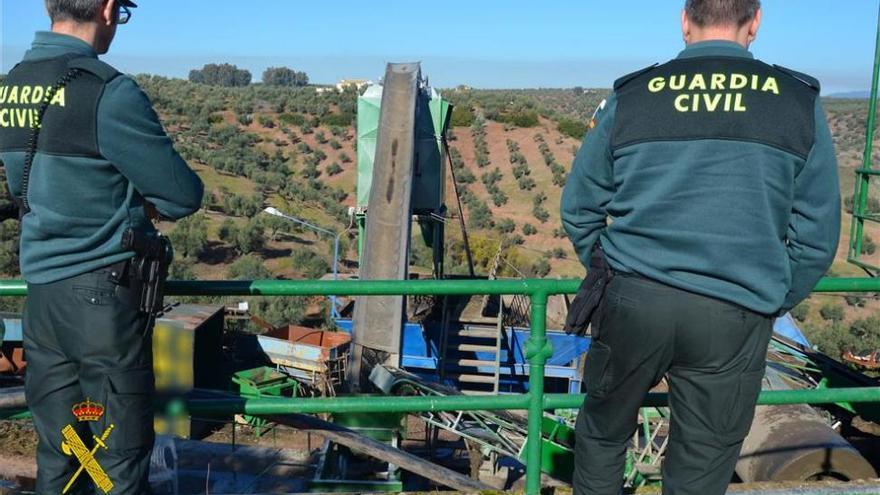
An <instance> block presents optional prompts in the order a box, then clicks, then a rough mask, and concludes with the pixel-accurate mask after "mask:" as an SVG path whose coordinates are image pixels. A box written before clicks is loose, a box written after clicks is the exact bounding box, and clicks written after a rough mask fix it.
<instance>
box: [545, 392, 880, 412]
mask: <svg viewBox="0 0 880 495" xmlns="http://www.w3.org/2000/svg"><path fill="white" fill-rule="evenodd" d="M585 398H586V396H585V395H583V394H546V395H545V396H544V408H545V409H577V408H579V407H581V404H583V402H584V399H585ZM668 402H669V397H668V394H665V393H655V394H648V395H646V396H645V401H644V403H643V405H644V406H646V407H664V406H666V405H668ZM838 402H849V403H855V402H880V387H862V388H822V389H806V390H765V391H763V392H761V395H760V396H759V397H758V404H760V405H763V406H773V405H786V404H789V405H790V404H835V403H838Z"/></svg>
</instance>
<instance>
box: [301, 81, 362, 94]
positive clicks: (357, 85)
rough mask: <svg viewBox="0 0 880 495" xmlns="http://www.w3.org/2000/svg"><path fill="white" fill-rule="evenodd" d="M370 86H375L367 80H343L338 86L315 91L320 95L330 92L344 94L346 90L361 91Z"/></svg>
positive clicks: (324, 87)
mask: <svg viewBox="0 0 880 495" xmlns="http://www.w3.org/2000/svg"><path fill="white" fill-rule="evenodd" d="M370 84H373V81H368V80H366V79H341V80H340V81H339V82H338V83H336V86H322V87H319V88H316V89H315V91H316V92H317V93H318V94H321V93H327V92H330V91H336V92H338V93H342V92H343V91H345V89H346V88H355V89H357V90H358V91H360V90H362V89H364V88H365V87H367V86H369V85H370Z"/></svg>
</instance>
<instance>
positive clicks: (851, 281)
mask: <svg viewBox="0 0 880 495" xmlns="http://www.w3.org/2000/svg"><path fill="white" fill-rule="evenodd" d="M579 286H580V280H577V279H557V280H552V279H533V280H336V281H333V280H254V281H234V280H197V281H190V280H186V281H183V280H172V281H169V282H168V284H167V286H166V288H167V290H166V292H167V294H168V295H170V296H332V295H336V296H345V295H348V296H383V295H400V294H408V295H430V294H435V295H472V294H493V295H508V294H523V295H532V294H537V293H544V294H548V295H550V294H574V293H575V292H577V289H578V287H579ZM815 291H816V292H880V278H825V279H822V280H821V281H819V284H818V285H816V288H815ZM26 295H27V286H26V285H25V283H24V282H22V281H19V280H2V281H0V297H22V296H26Z"/></svg>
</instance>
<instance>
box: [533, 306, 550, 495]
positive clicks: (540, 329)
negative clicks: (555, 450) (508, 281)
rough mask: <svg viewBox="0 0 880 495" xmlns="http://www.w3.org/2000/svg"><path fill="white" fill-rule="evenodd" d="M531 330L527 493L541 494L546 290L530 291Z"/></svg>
mask: <svg viewBox="0 0 880 495" xmlns="http://www.w3.org/2000/svg"><path fill="white" fill-rule="evenodd" d="M529 297H530V298H531V303H532V308H531V326H532V328H531V331H530V333H529V341H528V344H527V345H526V359H528V361H529V425H528V431H529V434H528V439H527V441H526V493H527V494H529V495H538V494H539V493H541V446H542V442H541V436H542V435H541V423H542V420H543V418H544V365H545V363H546V362H547V358H549V357H550V356H552V355H553V346H552V345H551V344H550V341H548V340H547V298H548V294H547V293H546V292H544V291H531V294H529Z"/></svg>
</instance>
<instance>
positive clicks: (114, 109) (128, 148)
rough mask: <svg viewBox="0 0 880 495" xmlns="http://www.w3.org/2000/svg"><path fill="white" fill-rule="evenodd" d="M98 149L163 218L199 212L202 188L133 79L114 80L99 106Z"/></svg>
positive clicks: (180, 216)
mask: <svg viewBox="0 0 880 495" xmlns="http://www.w3.org/2000/svg"><path fill="white" fill-rule="evenodd" d="M98 149H99V150H100V151H101V154H102V155H104V157H105V158H107V159H108V160H110V161H111V162H112V163H113V164H114V165H115V166H116V168H118V169H119V171H120V172H121V173H122V175H124V176H125V177H126V178H127V179H128V180H129V181H131V183H132V184H133V185H134V188H135V189H136V190H137V192H139V193H140V194H141V196H143V197H144V199H146V200H147V201H149V202H150V203H152V204H153V205H155V206H156V209H157V210H158V211H159V213H161V214H162V215H163V216H166V217H169V218H173V219H177V218H183V217H185V216H187V215H190V214H192V213H194V212H196V211H198V209H199V207H200V206H201V204H202V194H203V193H204V186H203V184H202V181H201V180H200V179H199V177H198V175H196V174H195V172H193V171H192V170H191V169H190V168H189V166H187V164H186V162H185V161H184V160H183V158H181V157H180V155H179V154H178V153H177V151H175V150H174V146H173V144H172V142H171V138H169V137H168V135H167V134H165V130H164V129H163V128H162V124H160V123H159V117H158V116H157V115H156V112H155V111H154V110H153V106H152V104H151V103H150V100H149V98H147V95H146V94H144V92H143V91H142V90H141V89H140V88H139V87H138V85H137V83H135V82H134V80H133V79H131V78H130V77H127V76H120V77H117V78H116V79H114V80H113V81H111V82H110V83H109V84H108V85H107V88H106V90H105V92H104V96H103V97H102V98H101V102H100V104H99V106H98Z"/></svg>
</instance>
